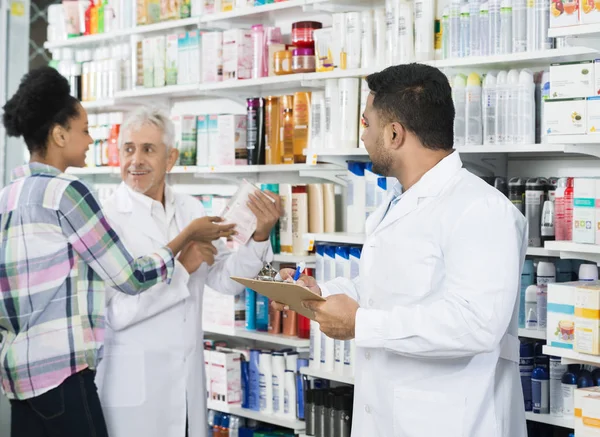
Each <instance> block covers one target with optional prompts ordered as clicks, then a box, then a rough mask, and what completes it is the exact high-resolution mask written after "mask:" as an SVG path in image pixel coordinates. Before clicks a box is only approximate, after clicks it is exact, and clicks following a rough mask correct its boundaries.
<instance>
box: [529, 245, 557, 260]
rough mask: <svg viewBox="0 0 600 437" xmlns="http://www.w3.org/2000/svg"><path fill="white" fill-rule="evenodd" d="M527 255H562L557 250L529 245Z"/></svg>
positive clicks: (552, 256)
mask: <svg viewBox="0 0 600 437" xmlns="http://www.w3.org/2000/svg"><path fill="white" fill-rule="evenodd" d="M527 255H529V256H543V257H548V258H558V257H559V256H560V254H559V252H555V251H553V250H548V249H545V248H543V247H528V248H527Z"/></svg>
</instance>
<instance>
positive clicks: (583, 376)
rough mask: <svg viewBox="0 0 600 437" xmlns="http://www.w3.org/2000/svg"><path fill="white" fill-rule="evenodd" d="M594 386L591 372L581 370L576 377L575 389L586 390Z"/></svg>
mask: <svg viewBox="0 0 600 437" xmlns="http://www.w3.org/2000/svg"><path fill="white" fill-rule="evenodd" d="M593 386H594V378H593V377H592V372H590V371H589V370H587V369H581V370H580V371H579V375H577V388H588V387H593Z"/></svg>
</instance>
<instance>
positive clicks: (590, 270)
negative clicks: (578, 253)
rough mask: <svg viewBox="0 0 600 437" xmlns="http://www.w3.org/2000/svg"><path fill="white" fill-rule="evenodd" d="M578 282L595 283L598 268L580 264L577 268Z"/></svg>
mask: <svg viewBox="0 0 600 437" xmlns="http://www.w3.org/2000/svg"><path fill="white" fill-rule="evenodd" d="M579 280H580V281H597V280H598V266H597V265H596V264H581V265H580V266H579Z"/></svg>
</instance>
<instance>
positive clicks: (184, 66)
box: [177, 32, 190, 85]
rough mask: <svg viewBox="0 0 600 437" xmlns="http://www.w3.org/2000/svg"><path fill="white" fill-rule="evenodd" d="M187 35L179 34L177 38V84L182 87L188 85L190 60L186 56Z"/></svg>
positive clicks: (185, 33)
mask: <svg viewBox="0 0 600 437" xmlns="http://www.w3.org/2000/svg"><path fill="white" fill-rule="evenodd" d="M187 46H188V34H187V32H181V33H179V35H178V36H177V59H178V62H177V64H178V67H179V68H178V70H177V83H178V84H179V85H184V84H187V83H190V60H189V58H188V56H187Z"/></svg>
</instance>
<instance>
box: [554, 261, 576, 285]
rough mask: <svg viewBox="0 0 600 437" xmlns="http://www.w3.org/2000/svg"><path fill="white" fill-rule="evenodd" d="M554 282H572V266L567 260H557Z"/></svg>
mask: <svg viewBox="0 0 600 437" xmlns="http://www.w3.org/2000/svg"><path fill="white" fill-rule="evenodd" d="M555 266H556V282H571V281H572V280H573V266H572V265H571V260H569V259H557V260H556V263H555Z"/></svg>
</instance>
